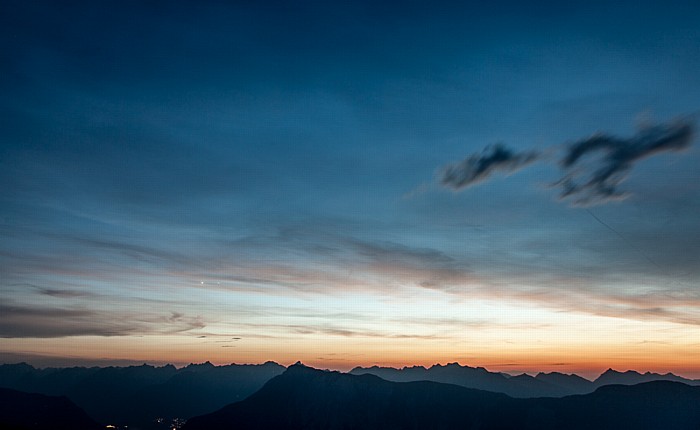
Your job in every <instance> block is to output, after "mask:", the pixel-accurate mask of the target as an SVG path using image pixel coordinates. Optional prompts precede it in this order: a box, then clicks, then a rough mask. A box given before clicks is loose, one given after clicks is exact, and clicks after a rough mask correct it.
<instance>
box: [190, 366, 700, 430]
mask: <svg viewBox="0 0 700 430" xmlns="http://www.w3.org/2000/svg"><path fill="white" fill-rule="evenodd" d="M231 428H235V429H273V428H274V429H278V428H284V429H290V430H294V429H382V430H388V429H425V428H431V429H545V430H546V429H561V428H567V429H591V428H596V429H660V428H673V429H681V430H685V429H688V430H690V429H698V428H700V387H690V386H688V385H685V384H682V383H677V382H667V381H658V382H650V383H645V384H641V385H636V386H617V385H615V386H607V387H604V388H601V389H598V390H597V391H596V392H594V393H591V394H587V395H577V396H569V397H564V398H541V399H515V398H511V397H508V396H506V395H503V394H498V393H490V392H485V391H480V390H474V389H468V388H464V387H460V386H456V385H450V384H440V383H435V382H428V381H423V382H407V383H396V382H389V381H385V380H383V379H381V378H378V377H376V376H374V375H351V374H343V373H339V372H329V371H320V370H315V369H311V368H308V367H305V366H302V365H295V366H292V367H290V368H289V369H288V370H287V371H286V372H285V373H284V374H282V375H281V376H278V377H276V378H274V379H272V380H271V381H270V382H268V383H267V384H266V385H265V386H264V387H263V388H262V389H261V390H260V391H258V392H256V393H255V394H253V395H251V396H250V397H249V398H247V399H246V400H244V401H241V402H238V403H234V404H231V405H229V406H227V407H225V408H223V409H221V410H219V411H217V412H214V413H212V414H208V415H204V416H200V417H196V418H193V419H191V420H190V421H189V422H188V423H187V425H186V426H185V429H186V430H219V429H231Z"/></svg>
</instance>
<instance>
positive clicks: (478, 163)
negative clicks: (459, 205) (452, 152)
mask: <svg viewBox="0 0 700 430" xmlns="http://www.w3.org/2000/svg"><path fill="white" fill-rule="evenodd" d="M539 156H540V154H539V153H538V152H536V151H529V152H521V153H516V152H513V151H511V150H510V149H508V148H506V147H505V146H504V145H501V144H496V145H492V146H488V147H486V149H484V151H482V153H481V154H472V155H470V156H469V157H468V158H465V159H464V160H462V161H460V162H459V163H456V164H450V165H448V166H446V167H445V168H444V169H443V171H442V173H441V176H440V182H441V183H442V185H445V186H447V187H450V188H453V189H455V190H459V189H462V188H466V187H469V186H471V185H474V184H476V183H479V182H481V181H483V180H485V179H487V178H488V177H489V176H491V174H493V173H494V172H504V173H512V172H515V171H517V170H519V169H521V168H522V167H524V166H527V165H528V164H530V163H532V162H534V161H535V160H537V159H538V158H539Z"/></svg>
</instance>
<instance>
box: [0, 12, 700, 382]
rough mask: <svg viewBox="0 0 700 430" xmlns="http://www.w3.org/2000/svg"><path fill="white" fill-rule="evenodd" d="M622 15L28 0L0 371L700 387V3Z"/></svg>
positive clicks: (8, 133) (0, 227)
mask: <svg viewBox="0 0 700 430" xmlns="http://www.w3.org/2000/svg"><path fill="white" fill-rule="evenodd" d="M606 3H607V2H587V3H586V4H585V5H578V6H572V5H568V4H561V3H559V2H538V3H536V4H530V5H524V4H520V3H519V2H496V3H495V4H493V5H489V6H486V5H477V4H452V3H440V4H432V3H431V4H428V3H427V2H426V3H424V2H407V3H406V4H404V5H401V6H395V5H382V4H379V5H378V4H375V3H374V2H301V3H294V4H289V3H286V2H264V3H254V4H247V3H242V2H241V3H235V2H233V3H230V4H227V3H219V2H198V3H197V4H190V3H187V2H168V3H165V2H163V3H159V2H154V3H151V4H149V5H144V4H140V3H137V2H99V3H88V2H86V3H82V4H81V3H74V4H71V5H65V4H55V3H52V2H45V3H43V2H14V1H10V2H6V3H5V4H4V5H3V6H2V9H3V13H2V14H0V16H2V18H0V20H2V22H0V24H1V25H0V27H1V28H2V30H0V31H1V32H2V37H1V38H0V40H1V41H0V44H2V46H1V47H0V52H1V54H0V63H1V64H2V66H0V68H1V70H2V75H3V79H2V80H0V86H1V88H0V89H1V90H2V95H0V109H2V113H3V115H2V116H0V118H2V120H1V121H2V144H1V146H0V188H1V189H2V190H3V192H2V193H1V194H0V214H1V216H0V237H1V238H2V239H1V240H0V273H1V274H2V276H1V277H0V291H2V294H1V296H0V298H1V299H0V306H1V307H2V308H3V313H4V314H5V315H6V318H3V320H4V321H3V322H2V323H0V353H1V354H4V355H5V357H6V361H8V360H13V359H25V358H28V359H38V358H37V357H39V358H42V357H43V359H44V362H50V361H51V359H56V360H58V359H65V358H66V357H68V358H69V359H74V360H75V361H76V362H80V361H81V360H98V359H99V360H101V359H106V360H117V359H121V360H130V359H133V360H136V361H151V362H168V361H176V362H180V363H185V362H189V361H197V360H200V361H203V360H206V359H213V361H218V362H232V361H236V362H255V361H265V360H267V359H273V360H278V361H282V362H284V361H285V360H288V361H290V362H293V361H296V359H297V358H301V359H304V360H305V361H307V362H311V363H312V364H313V363H317V364H318V363H324V362H328V363H329V366H330V367H337V368H343V366H346V367H347V366H350V365H351V364H368V363H385V364H386V363H388V364H402V363H403V364H408V363H414V362H415V363H431V362H437V361H441V360H442V361H445V360H448V359H450V358H452V359H451V360H449V361H455V360H459V361H461V362H464V363H467V364H474V365H484V364H486V365H487V367H488V366H489V365H490V366H497V365H501V364H504V363H507V364H512V366H510V367H508V366H506V367H505V368H506V370H509V369H511V368H512V369H525V370H527V369H531V368H536V367H538V365H539V367H547V366H550V367H551V365H553V364H554V363H555V362H556V363H562V362H565V363H567V366H566V369H570V370H572V371H573V370H584V371H585V370H590V369H594V368H596V369H597V368H598V367H600V366H603V364H604V363H608V362H609V363H613V364H618V363H619V364H620V365H623V364H624V363H631V365H637V366H638V367H642V368H644V369H640V370H645V369H651V368H654V369H657V368H658V369H667V370H676V371H684V372H686V373H688V374H690V373H693V372H695V374H700V368H697V364H694V365H692V364H691V363H698V362H700V357H698V355H697V353H696V352H694V351H695V350H697V348H696V347H697V340H698V339H700V328H699V327H700V294H698V286H699V285H698V279H699V278H698V276H699V275H700V273H699V270H698V268H699V267H700V262H699V261H698V255H700V224H698V222H697V219H698V216H699V214H700V198H699V197H700V185H699V184H700V182H699V181H698V179H699V178H698V173H697V172H698V170H697V166H698V163H699V162H700V156H699V155H698V151H697V145H696V142H695V140H696V138H695V134H694V130H695V124H696V121H697V119H698V109H699V106H698V102H697V101H698V100H700V77H699V76H700V75H699V74H698V73H697V71H698V70H700V50H699V48H698V47H699V46H700V28H699V27H698V26H697V23H696V22H695V20H694V17H695V16H697V13H698V7H697V5H695V4H694V3H693V2H618V3H616V4H615V5H610V4H606ZM653 127H656V128H655V129H654V128H653ZM674 127H675V128H674ZM678 127H687V128H688V130H690V131H689V132H688V134H687V136H686V135H684V136H683V139H681V140H682V142H681V145H680V147H679V148H676V149H673V148H670V149H669V147H663V148H662V149H661V150H658V151H650V152H648V153H644V156H643V157H639V158H638V159H636V158H635V159H629V160H628V159H625V160H626V161H625V162H624V163H623V164H624V166H623V167H624V169H622V170H621V171H616V175H617V176H616V177H615V178H616V179H615V185H616V189H617V190H618V191H620V192H621V193H624V197H625V198H624V199H621V198H617V199H599V198H597V197H599V196H598V195H596V198H594V199H593V200H591V201H587V202H585V204H584V205H580V204H579V205H577V204H575V203H576V202H575V201H574V200H575V199H571V198H567V199H561V198H560V195H561V192H562V187H561V185H556V183H557V181H559V180H560V179H562V178H564V177H566V176H567V175H569V174H571V175H573V174H576V175H584V176H586V175H589V176H590V175H595V172H596V169H598V168H600V167H601V166H604V165H605V162H606V159H605V156H606V154H607V155H610V154H611V153H612V152H611V151H608V152H605V151H607V150H602V151H600V150H599V151H592V152H591V153H590V154H587V155H586V157H584V158H585V160H583V161H582V162H581V163H579V164H577V165H576V166H575V168H572V169H570V170H569V169H567V168H564V167H562V164H561V161H562V160H563V157H564V156H565V155H566V153H567V151H571V148H573V147H574V146H575V145H576V144H581V143H582V142H587V139H589V138H591V136H594V135H596V133H600V136H604V137H605V139H607V140H606V142H616V143H615V145H617V144H620V145H622V146H616V148H618V147H619V148H638V147H637V146H634V145H638V144H639V145H641V144H643V142H647V141H649V139H651V140H652V141H654V138H653V137H649V136H651V135H653V133H651V132H649V130H657V131H659V132H669V130H670V131H673V130H677V129H678ZM645 133H646V134H645ZM644 139H647V140H644ZM620 142H623V143H620ZM674 142H676V143H678V142H679V140H678V139H677V140H675V141H674ZM652 143H653V142H652ZM498 144H500V145H503V146H502V147H503V148H506V149H507V150H508V151H510V153H511V154H514V155H516V156H517V154H527V153H536V154H537V159H536V160H531V162H529V163H523V164H522V165H517V166H515V167H517V168H512V169H511V168H509V167H508V166H506V165H505V164H502V165H500V167H499V168H497V169H495V170H493V171H489V173H490V175H487V176H485V177H484V178H481V179H482V180H480V181H475V182H474V183H469V184H468V185H467V186H463V187H459V188H458V189H454V187H450V186H449V184H448V185H446V184H445V183H444V182H441V178H443V175H444V172H445V169H447V168H448V166H456V165H459V163H460V162H462V161H463V160H468V159H469V157H473V159H474V160H478V159H479V157H482V158H483V157H486V156H487V155H488V154H489V151H492V150H493V148H494V147H495V146H494V145H498ZM624 145H632V146H624ZM606 148H607V147H606ZM610 148H612V146H611V147H610ZM608 149H609V148H608ZM633 152H634V151H633ZM627 153H628V154H629V152H627ZM612 159H614V160H617V161H620V159H619V157H618V158H614V157H613V156H610V157H609V158H608V161H610V160H612ZM511 167H513V166H511ZM591 172H593V173H591ZM579 179H580V178H579ZM582 328H583V329H584V330H583V331H584V332H587V333H588V334H587V335H585V336H584V335H581V334H580V333H581V329H582ZM203 336H204V337H203ZM577 336H580V338H579V339H578V341H574V340H571V339H572V338H577ZM233 338H239V339H235V340H233ZM222 340H226V341H230V342H223V341H222ZM228 343H231V345H229V344H228ZM650 345H652V346H650ZM76 346H78V347H77V348H76ZM221 346H226V347H227V348H221ZM76 350H78V351H79V352H76ZM582 356H584V357H587V358H586V359H585V360H584V359H581V358H580V357H582ZM601 363H603V364H601ZM596 366H598V367H596ZM693 366H695V367H693Z"/></svg>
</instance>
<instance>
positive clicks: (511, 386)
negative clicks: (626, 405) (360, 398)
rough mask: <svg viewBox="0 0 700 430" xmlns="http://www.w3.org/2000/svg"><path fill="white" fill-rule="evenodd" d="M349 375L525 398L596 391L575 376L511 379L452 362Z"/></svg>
mask: <svg viewBox="0 0 700 430" xmlns="http://www.w3.org/2000/svg"><path fill="white" fill-rule="evenodd" d="M350 373H352V374H354V375H362V374H372V375H376V376H379V377H380V378H382V379H386V380H387V381H394V382H415V381H433V382H442V383H448V384H455V385H461V386H463V387H466V388H474V389H478V390H486V391H493V392H496V393H504V394H508V395H509V396H511V397H523V398H525V397H562V396H566V395H571V394H583V393H590V392H592V391H593V390H594V389H595V386H594V385H593V384H592V383H591V382H590V381H588V380H586V379H583V378H581V377H580V376H576V375H564V374H558V376H557V377H553V376H546V375H544V374H540V375H538V376H537V377H532V376H529V375H526V374H522V375H518V376H510V375H508V374H505V373H496V372H489V371H488V370H486V369H484V368H483V367H469V366H462V365H459V364H457V363H450V364H448V365H446V366H443V365H440V364H436V365H434V366H432V367H430V368H427V369H426V368H425V367H421V366H414V367H404V368H402V369H394V368H392V367H377V366H374V367H369V368H363V367H356V368H355V369H353V370H351V371H350Z"/></svg>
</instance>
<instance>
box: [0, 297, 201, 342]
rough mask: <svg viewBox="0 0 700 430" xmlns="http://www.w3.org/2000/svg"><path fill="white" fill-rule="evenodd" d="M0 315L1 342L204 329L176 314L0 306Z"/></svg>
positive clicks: (196, 321)
mask: <svg viewBox="0 0 700 430" xmlns="http://www.w3.org/2000/svg"><path fill="white" fill-rule="evenodd" d="M0 313H1V314H2V315H3V318H2V319H0V338H58V337H67V336H130V335H144V334H172V333H182V332H186V331H189V330H193V329H200V328H204V327H206V324H205V322H204V320H203V318H202V317H200V316H195V317H190V316H186V315H184V314H182V313H179V312H171V313H170V315H166V316H158V315H150V316H147V315H136V314H129V313H125V312H104V311H96V310H90V309H86V308H47V307H40V306H31V305H11V304H7V305H6V304H3V305H0Z"/></svg>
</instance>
